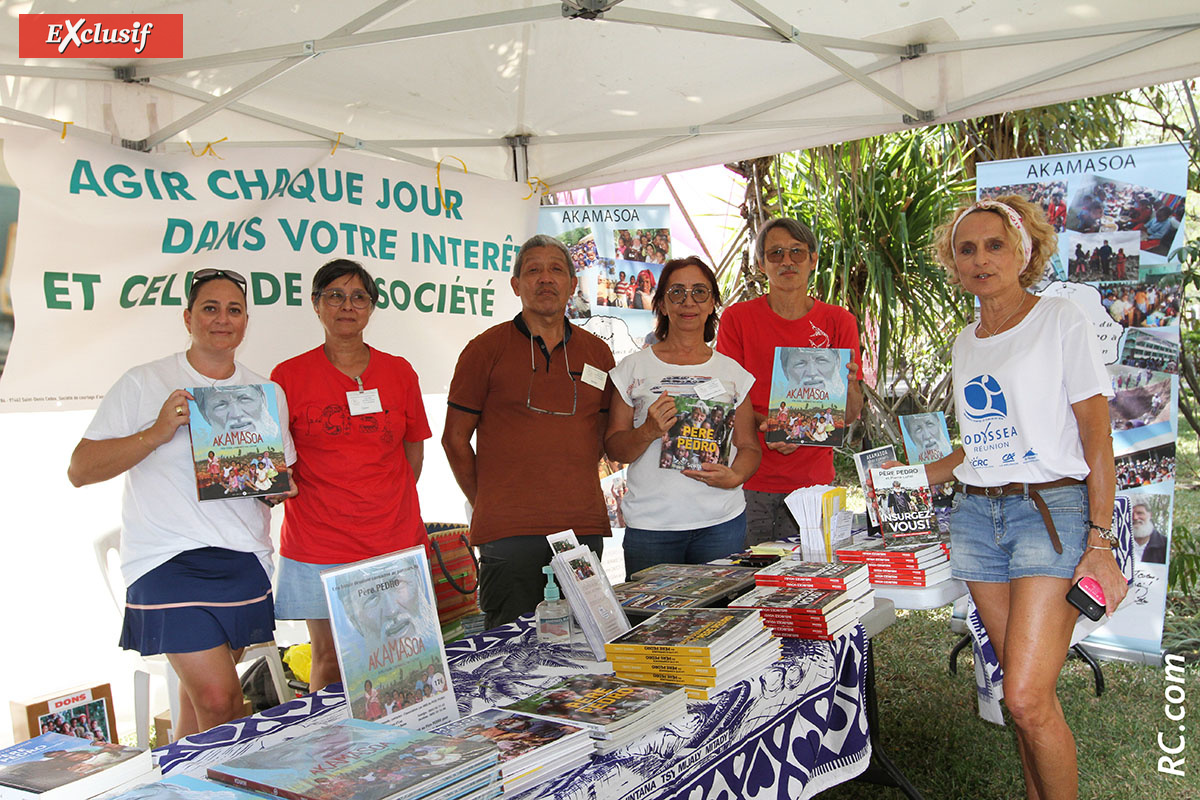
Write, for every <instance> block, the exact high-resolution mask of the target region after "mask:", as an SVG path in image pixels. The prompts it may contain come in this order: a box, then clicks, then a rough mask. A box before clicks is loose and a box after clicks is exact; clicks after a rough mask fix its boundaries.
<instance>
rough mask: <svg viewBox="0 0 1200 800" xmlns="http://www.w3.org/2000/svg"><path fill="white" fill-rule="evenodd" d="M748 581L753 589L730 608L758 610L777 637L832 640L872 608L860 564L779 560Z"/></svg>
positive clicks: (872, 599) (872, 598) (863, 566)
mask: <svg viewBox="0 0 1200 800" xmlns="http://www.w3.org/2000/svg"><path fill="white" fill-rule="evenodd" d="M754 581H755V583H756V584H758V589H757V590H756V591H755V592H752V593H751V594H749V595H744V596H743V597H741V598H739V599H738V600H736V601H734V602H733V603H731V604H730V605H733V606H738V607H753V608H758V609H759V611H760V612H761V613H762V615H763V619H764V621H766V623H767V625H769V626H770V627H771V629H772V630H773V631H774V632H775V634H776V635H777V636H783V637H793V638H799V639H833V638H836V637H837V636H840V635H841V634H842V633H844V632H846V631H847V630H850V629H851V628H853V627H854V626H855V625H856V624H857V623H858V621H859V620H860V619H862V617H863V615H864V614H866V613H867V612H869V611H870V610H871V609H872V608H874V607H875V591H874V590H873V589H872V588H871V584H870V583H869V581H868V569H867V565H866V564H853V563H851V564H839V563H832V564H825V563H821V562H813V561H798V560H794V559H784V560H782V561H779V562H777V563H775V564H772V565H770V566H768V567H764V568H763V569H761V570H759V571H758V574H756V575H755V576H754Z"/></svg>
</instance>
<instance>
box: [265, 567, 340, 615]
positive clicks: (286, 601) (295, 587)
mask: <svg viewBox="0 0 1200 800" xmlns="http://www.w3.org/2000/svg"><path fill="white" fill-rule="evenodd" d="M340 566H342V565H341V564H306V563H305V562H303V561H293V560H292V559H290V558H285V557H284V556H279V569H278V570H277V571H276V572H277V580H276V587H275V619H329V604H328V603H326V602H325V587H324V586H322V585H321V570H323V569H329V568H331V567H340Z"/></svg>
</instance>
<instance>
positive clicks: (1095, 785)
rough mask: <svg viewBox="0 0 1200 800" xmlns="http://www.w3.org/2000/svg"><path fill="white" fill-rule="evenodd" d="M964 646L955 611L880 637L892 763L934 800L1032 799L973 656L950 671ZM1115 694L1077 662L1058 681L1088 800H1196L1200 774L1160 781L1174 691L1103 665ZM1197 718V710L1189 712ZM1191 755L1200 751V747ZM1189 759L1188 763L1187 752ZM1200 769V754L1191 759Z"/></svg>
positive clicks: (855, 798)
mask: <svg viewBox="0 0 1200 800" xmlns="http://www.w3.org/2000/svg"><path fill="white" fill-rule="evenodd" d="M957 639H958V636H957V634H954V633H951V631H950V618H949V610H948V609H939V610H936V611H920V612H917V611H901V612H899V613H898V614H897V620H896V622H895V624H894V625H892V626H891V627H890V628H889V629H888V630H886V631H884V632H883V633H881V634H880V635H879V636H877V637H876V638H875V640H874V641H875V647H876V648H877V649H876V658H875V665H876V671H877V680H876V685H877V688H878V694H879V716H880V732H881V735H882V737H883V746H884V748H885V749H886V750H887V752H888V754H889V755H890V756H891V758H892V760H893V761H895V762H896V763H897V764H899V765H902V768H903V769H904V772H905V774H906V775H907V776H908V778H909V780H910V781H912V783H913V785H914V786H916V787H917V789H918V790H919V791H920V792H921V793H922V794H923V795H924V796H925V798H926V799H927V800H963V799H964V798H971V800H1006V799H1007V798H1019V797H1024V784H1023V783H1022V779H1021V765H1020V762H1019V761H1018V759H1017V753H1016V739H1015V737H1014V734H1013V728H1012V725H1011V722H1010V723H1009V724H1008V725H1007V726H1006V727H1003V728H1002V727H999V726H997V725H993V724H992V723H989V722H984V721H983V720H981V719H980V718H979V716H978V714H977V709H976V702H975V691H974V671H973V666H972V657H971V651H970V648H967V649H966V650H964V651H963V653H962V654H960V656H959V666H958V674H957V675H951V674H950V672H949V670H948V669H947V658H948V656H949V653H950V649H951V648H952V647H953V646H954V643H955V641H956V640H957ZM1103 668H1104V677H1105V682H1106V690H1105V693H1104V695H1103V696H1102V697H1100V698H1097V697H1096V696H1095V691H1094V684H1093V681H1092V673H1091V670H1090V669H1089V668H1088V667H1087V665H1086V664H1084V663H1083V662H1081V661H1079V660H1077V659H1071V660H1070V661H1069V662H1068V663H1067V666H1066V667H1065V668H1064V669H1063V674H1062V677H1061V678H1060V679H1059V699H1060V701H1061V702H1062V705H1063V711H1064V713H1065V714H1066V716H1067V720H1068V722H1069V723H1070V724H1071V728H1072V729H1073V730H1074V732H1075V736H1076V740H1077V742H1078V753H1079V773H1080V778H1079V797H1080V798H1086V799H1087V800H1150V799H1151V798H1153V800H1196V798H1197V797H1200V766H1196V767H1193V768H1192V769H1191V770H1190V771H1189V770H1186V769H1185V771H1186V772H1187V773H1188V774H1187V775H1186V776H1185V777H1182V778H1180V777H1175V776H1171V775H1164V774H1160V773H1159V772H1158V771H1157V764H1158V758H1159V756H1160V755H1162V754H1161V753H1160V752H1159V749H1158V745H1157V736H1158V732H1159V731H1163V734H1164V739H1165V741H1166V742H1167V743H1168V744H1170V743H1172V742H1174V741H1176V739H1175V738H1174V737H1175V736H1176V734H1175V727H1176V723H1173V722H1169V721H1168V720H1167V719H1166V718H1165V717H1164V715H1163V705H1164V699H1163V692H1164V689H1165V687H1166V686H1167V685H1168V684H1167V683H1166V682H1165V680H1164V673H1163V671H1162V669H1160V668H1156V667H1147V666H1137V665H1132V664H1120V663H1106V664H1104V665H1103ZM1184 689H1185V691H1186V692H1187V697H1188V699H1190V700H1191V702H1190V703H1187V701H1186V700H1185V705H1191V706H1193V707H1196V708H1200V665H1197V664H1192V665H1191V667H1190V668H1189V670H1188V672H1187V675H1186V682H1185V684H1184ZM1188 710H1192V709H1188ZM1188 749H1189V750H1193V751H1195V752H1196V753H1200V746H1197V745H1190V746H1189V748H1188ZM1185 755H1188V754H1187V753H1185ZM1187 762H1189V763H1188V764H1185V765H1184V766H1185V768H1186V767H1187V766H1190V763H1191V762H1200V755H1195V756H1193V758H1188V759H1187ZM820 797H821V798H822V800H867V799H868V798H869V799H870V800H889V799H890V798H902V797H903V794H902V793H901V792H900V791H899V790H898V789H891V788H882V787H878V786H873V785H870V784H865V783H857V782H856V783H850V784H843V785H842V786H837V787H834V788H833V789H830V790H828V791H826V792H823V793H822V794H821V795H820Z"/></svg>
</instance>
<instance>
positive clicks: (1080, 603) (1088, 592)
mask: <svg viewBox="0 0 1200 800" xmlns="http://www.w3.org/2000/svg"><path fill="white" fill-rule="evenodd" d="M1067 602H1068V603H1070V604H1071V605H1073V606H1075V607H1076V608H1078V609H1079V611H1080V612H1081V613H1082V614H1083V615H1084V616H1085V617H1087V618H1088V619H1090V620H1092V621H1093V622H1095V621H1096V620H1098V619H1100V618H1101V617H1102V616H1104V590H1103V589H1102V588H1100V584H1099V583H1098V582H1097V581H1096V579H1095V578H1088V577H1083V578H1080V579H1079V580H1078V581H1076V582H1075V585H1074V586H1072V587H1071V591H1069V592H1067Z"/></svg>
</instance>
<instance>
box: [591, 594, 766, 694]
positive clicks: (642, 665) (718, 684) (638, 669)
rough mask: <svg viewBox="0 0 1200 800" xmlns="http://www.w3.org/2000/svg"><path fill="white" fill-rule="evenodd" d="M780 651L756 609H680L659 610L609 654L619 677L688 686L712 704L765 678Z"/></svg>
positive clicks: (613, 645)
mask: <svg viewBox="0 0 1200 800" xmlns="http://www.w3.org/2000/svg"><path fill="white" fill-rule="evenodd" d="M780 648H781V643H780V641H779V639H777V638H776V637H775V636H773V635H772V633H771V631H770V630H768V629H767V628H766V627H764V625H763V621H762V617H761V616H760V615H759V613H758V612H757V611H755V610H753V609H737V608H680V609H669V610H667V611H660V612H659V613H658V614H655V615H654V616H653V617H651V618H650V619H648V620H646V621H645V622H643V623H642V624H640V625H638V626H637V627H636V628H634V629H633V630H631V631H629V632H628V633H626V634H623V635H621V636H619V637H617V638H616V639H614V640H612V641H611V642H609V643H608V645H607V646H606V652H607V653H608V658H609V661H611V662H612V665H613V671H614V672H615V673H616V674H617V675H618V676H620V677H623V678H630V679H633V680H642V681H661V682H663V683H670V684H675V685H678V686H683V687H685V688H686V690H687V696H688V697H689V698H691V699H696V700H708V699H711V698H712V697H713V696H715V695H716V694H717V693H719V692H722V691H724V690H725V689H726V688H728V687H729V686H731V685H733V684H735V683H737V682H738V681H741V680H745V679H746V678H750V677H753V676H754V675H758V674H760V673H761V672H762V670H763V669H764V668H765V667H766V666H767V665H769V664H772V663H774V662H775V661H776V660H778V658H779V653H780Z"/></svg>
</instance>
